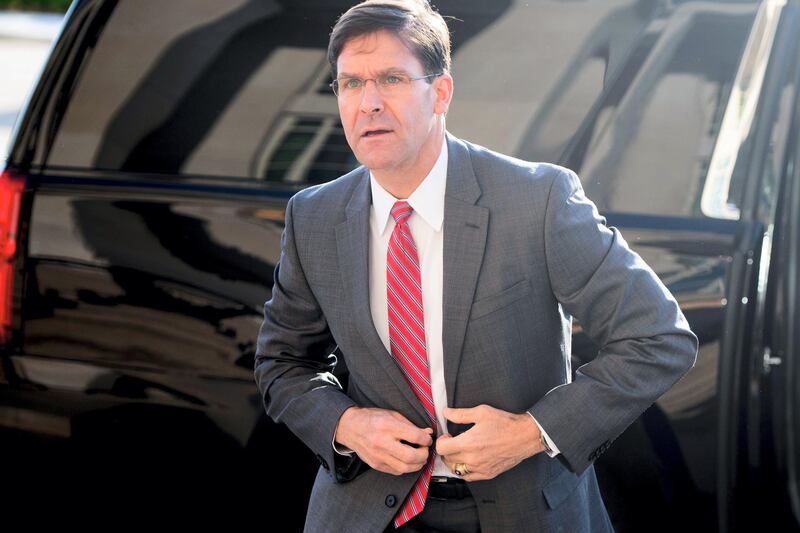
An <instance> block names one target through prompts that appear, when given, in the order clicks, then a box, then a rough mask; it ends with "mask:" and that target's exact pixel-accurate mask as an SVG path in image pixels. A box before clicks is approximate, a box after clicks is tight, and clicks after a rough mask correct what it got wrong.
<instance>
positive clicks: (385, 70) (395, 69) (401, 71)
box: [339, 67, 408, 78]
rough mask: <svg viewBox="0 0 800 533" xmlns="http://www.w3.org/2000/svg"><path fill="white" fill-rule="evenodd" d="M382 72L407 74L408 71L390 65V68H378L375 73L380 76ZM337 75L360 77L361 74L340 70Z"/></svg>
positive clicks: (341, 76)
mask: <svg viewBox="0 0 800 533" xmlns="http://www.w3.org/2000/svg"><path fill="white" fill-rule="evenodd" d="M384 74H405V75H408V72H406V71H405V70H404V69H402V68H397V67H390V68H385V69H383V70H379V71H378V73H377V75H378V76H381V75H384ZM339 77H340V78H361V76H359V75H358V74H351V73H349V72H340V73H339Z"/></svg>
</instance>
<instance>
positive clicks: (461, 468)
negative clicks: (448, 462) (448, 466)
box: [453, 463, 469, 476]
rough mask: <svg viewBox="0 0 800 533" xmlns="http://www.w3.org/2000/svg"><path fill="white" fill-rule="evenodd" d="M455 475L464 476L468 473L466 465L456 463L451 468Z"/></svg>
mask: <svg viewBox="0 0 800 533" xmlns="http://www.w3.org/2000/svg"><path fill="white" fill-rule="evenodd" d="M453 472H455V473H456V475H457V476H466V475H467V474H469V470H467V465H466V464H464V463H456V468H455V470H453Z"/></svg>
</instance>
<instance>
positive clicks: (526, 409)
mask: <svg viewBox="0 0 800 533" xmlns="http://www.w3.org/2000/svg"><path fill="white" fill-rule="evenodd" d="M328 57H329V61H330V63H331V68H332V71H333V77H334V79H335V81H334V83H333V89H334V92H335V93H336V96H337V101H338V105H339V113H340V116H341V120H342V125H343V127H344V131H345V134H346V137H347V141H348V143H349V145H350V147H351V148H352V150H353V152H354V153H355V155H356V157H357V158H358V160H359V161H360V162H361V163H362V165H363V166H361V167H359V168H357V169H356V170H354V171H352V172H350V173H348V174H346V175H344V176H341V177H339V178H338V179H336V180H334V181H332V182H330V183H327V184H323V185H320V186H315V187H311V188H308V189H305V190H304V191H301V192H300V193H298V194H297V195H295V196H294V197H293V198H292V199H291V200H290V201H289V203H288V205H287V208H286V228H285V231H284V234H283V239H282V253H281V257H280V262H279V264H278V266H277V267H276V269H275V284H274V289H273V295H272V298H271V299H270V300H269V301H268V302H266V304H265V306H264V322H263V324H262V328H261V331H260V333H259V337H258V347H257V353H256V364H255V379H256V382H257V384H258V386H259V389H260V391H261V393H262V395H263V398H264V403H265V407H266V411H267V413H268V414H269V415H270V416H271V417H272V418H273V419H274V420H276V421H278V422H283V423H285V424H286V425H287V426H288V427H289V428H290V429H291V430H292V431H293V432H294V433H295V434H296V435H297V436H298V437H299V438H300V439H301V440H303V442H305V444H306V445H308V446H309V447H310V448H311V449H312V450H313V451H314V452H315V453H316V455H317V458H318V459H319V460H320V462H321V464H322V468H320V471H319V473H318V475H317V478H316V482H315V484H314V489H313V491H312V495H311V500H310V503H309V508H308V514H307V517H306V531H347V532H350V531H354V532H361V531H364V532H370V531H383V530H386V531H392V530H395V529H398V530H400V531H484V532H493V531H555V530H559V531H561V530H563V531H570V532H579V531H592V532H595V531H612V530H613V528H612V526H611V523H610V521H609V518H608V514H607V513H606V510H605V507H604V504H603V501H602V498H601V496H600V492H599V489H598V485H597V480H596V478H595V474H594V468H593V466H592V463H593V461H594V460H595V459H596V458H597V457H598V456H599V455H600V454H601V453H602V452H603V451H604V450H605V449H606V448H607V447H608V446H609V444H610V443H611V441H613V440H614V439H615V438H616V437H617V436H618V435H619V434H620V433H621V432H622V431H623V430H624V429H625V428H626V427H627V426H628V425H629V424H630V423H631V422H633V421H634V420H635V419H636V418H637V417H638V416H639V415H640V414H641V413H642V412H643V411H644V410H645V409H646V408H647V407H648V406H650V405H651V404H652V403H653V402H654V401H655V400H656V399H657V398H658V397H659V396H660V395H661V394H663V393H664V392H665V391H666V390H667V389H668V388H669V387H670V386H672V385H673V384H674V383H675V382H676V381H677V380H678V379H680V377H681V376H682V375H683V374H685V373H686V372H687V371H688V369H690V368H691V367H692V366H693V365H694V361H695V357H696V353H697V338H696V337H695V336H694V334H693V333H692V332H691V331H690V329H689V327H688V324H687V323H686V320H685V318H684V316H683V315H682V313H681V311H680V309H679V307H678V305H677V303H676V302H675V300H674V299H673V298H672V296H671V295H670V294H669V292H668V291H667V289H666V288H665V287H664V286H663V284H662V283H661V282H660V281H659V280H658V278H657V277H656V275H655V274H654V273H653V272H652V271H651V270H650V269H649V268H648V267H647V265H646V264H645V263H644V262H643V261H642V260H641V258H639V256H638V255H636V254H635V253H634V252H632V251H631V250H630V249H629V248H628V246H627V244H626V243H625V241H624V239H623V238H622V236H621V235H620V234H619V232H618V231H617V230H616V229H615V228H608V227H606V225H605V220H604V219H603V218H602V217H600V216H599V215H598V213H597V210H596V208H595V206H594V204H592V203H591V202H590V201H589V200H588V199H587V198H586V197H585V196H584V194H583V191H582V188H581V184H580V181H579V180H578V177H577V176H576V175H575V173H574V172H572V171H570V170H568V169H566V168H563V167H559V166H556V165H551V164H546V163H538V164H534V163H528V162H525V161H521V160H517V159H513V158H510V157H507V156H503V155H500V154H497V153H495V152H492V151H490V150H487V149H485V148H482V147H479V146H476V145H473V144H470V143H468V142H466V141H462V140H460V139H457V138H455V137H454V136H452V135H450V134H449V133H448V132H446V129H445V115H446V112H447V109H448V106H449V105H450V102H451V98H452V96H453V86H454V81H453V78H452V76H451V75H450V73H449V69H450V42H449V34H448V30H447V26H446V24H445V22H444V21H443V19H442V18H441V16H440V15H438V13H436V12H434V11H433V10H432V9H431V8H430V7H429V6H428V4H427V3H426V2H425V1H424V0H416V1H413V0H407V1H403V0H384V1H380V0H377V1H374V0H373V1H367V2H364V3H361V4H359V5H357V6H355V7H353V8H351V9H350V10H349V11H347V12H346V13H345V14H344V15H342V16H341V17H340V19H339V21H338V22H337V24H336V26H335V27H334V29H333V31H332V33H331V38H330V44H329V49H328ZM571 316H575V317H577V318H578V319H579V320H580V322H581V324H582V326H583V328H584V330H585V331H586V332H587V333H588V334H589V335H590V336H591V337H592V339H594V341H595V342H597V344H598V345H599V346H600V347H601V349H600V351H599V353H598V356H597V358H596V359H595V360H593V361H592V362H590V363H588V364H586V365H583V366H582V367H580V368H579V369H578V370H577V372H576V376H575V379H574V381H573V380H572V375H571V374H572V372H571V369H570V359H569V355H570V334H571ZM332 353H335V354H337V355H338V356H339V357H340V358H342V359H344V361H345V362H346V364H347V367H348V370H349V383H348V388H347V391H343V390H342V389H341V387H340V386H339V383H338V381H337V380H336V379H335V377H333V375H332V374H331V373H330V370H331V369H332V366H333V365H334V364H335V362H336V356H331V354H332ZM542 452H545V453H542Z"/></svg>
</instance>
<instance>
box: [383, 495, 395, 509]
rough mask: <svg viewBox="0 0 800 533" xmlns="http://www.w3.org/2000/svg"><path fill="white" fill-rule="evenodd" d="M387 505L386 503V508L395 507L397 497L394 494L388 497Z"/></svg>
mask: <svg viewBox="0 0 800 533" xmlns="http://www.w3.org/2000/svg"><path fill="white" fill-rule="evenodd" d="M385 503H386V507H394V506H395V504H396V503H397V496H395V495H394V494H389V495H388V496H387V497H386V502H385Z"/></svg>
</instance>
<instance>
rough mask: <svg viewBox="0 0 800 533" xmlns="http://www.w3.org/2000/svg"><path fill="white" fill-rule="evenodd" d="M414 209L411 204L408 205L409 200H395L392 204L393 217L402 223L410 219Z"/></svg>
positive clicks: (398, 222)
mask: <svg viewBox="0 0 800 533" xmlns="http://www.w3.org/2000/svg"><path fill="white" fill-rule="evenodd" d="M412 211H413V209H411V206H410V205H408V202H404V201H400V202H395V203H394V205H393V206H392V217H393V218H394V221H395V222H396V223H397V224H402V223H403V222H405V221H406V220H408V217H410V216H411V212H412Z"/></svg>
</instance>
